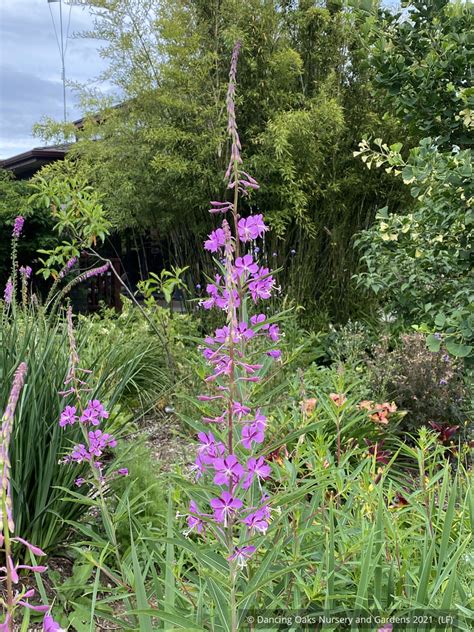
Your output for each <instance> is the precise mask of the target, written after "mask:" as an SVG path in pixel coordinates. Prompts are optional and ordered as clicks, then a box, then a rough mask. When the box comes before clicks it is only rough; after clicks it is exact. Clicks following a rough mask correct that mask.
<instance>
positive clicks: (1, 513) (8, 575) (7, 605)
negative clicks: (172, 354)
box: [0, 225, 61, 632]
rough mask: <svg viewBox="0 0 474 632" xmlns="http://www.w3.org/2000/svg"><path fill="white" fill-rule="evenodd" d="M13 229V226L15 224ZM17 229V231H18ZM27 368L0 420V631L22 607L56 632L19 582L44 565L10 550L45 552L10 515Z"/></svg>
mask: <svg viewBox="0 0 474 632" xmlns="http://www.w3.org/2000/svg"><path fill="white" fill-rule="evenodd" d="M15 226H16V225H15ZM19 230H20V229H19ZM26 373H27V366H26V364H25V363H24V362H22V363H21V364H20V365H19V367H18V369H17V370H16V372H15V376H14V379H13V385H12V389H11V392H10V397H9V399H8V404H7V407H6V409H5V412H4V414H3V417H2V433H1V445H0V468H1V507H0V549H1V550H3V557H4V566H1V567H0V585H1V587H2V593H3V596H0V604H1V605H2V608H3V612H4V614H5V618H4V620H3V622H2V623H0V632H12V631H13V630H14V629H16V628H15V625H14V619H15V618H16V614H17V612H18V611H21V610H23V609H24V608H26V609H28V610H33V611H35V612H41V613H45V616H44V620H43V629H44V630H46V631H47V632H60V630H61V628H60V627H59V625H58V624H57V623H56V622H55V621H54V619H53V618H52V617H51V615H50V614H49V609H50V608H49V606H48V605H47V604H43V605H35V604H33V603H31V601H30V599H32V598H33V597H34V596H35V590H34V588H27V587H26V586H24V585H23V584H22V583H21V577H20V575H21V573H22V572H23V571H30V572H32V573H43V572H44V571H46V570H47V567H46V566H41V565H37V564H35V565H30V564H19V563H16V562H15V560H14V555H13V547H14V546H15V545H16V546H18V545H21V546H22V547H24V548H26V549H27V550H28V551H29V552H30V553H31V554H32V556H37V557H44V556H45V553H44V551H42V550H41V549H40V548H39V547H37V546H35V545H34V544H31V543H30V542H28V541H27V540H25V539H24V538H21V537H20V536H19V535H17V534H16V529H15V521H14V515H13V501H12V486H11V464H10V440H11V436H12V429H13V421H14V418H15V410H16V407H17V404H18V399H19V397H20V393H21V390H22V388H23V385H24V383H25V377H26Z"/></svg>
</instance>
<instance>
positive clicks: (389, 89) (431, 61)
mask: <svg viewBox="0 0 474 632" xmlns="http://www.w3.org/2000/svg"><path fill="white" fill-rule="evenodd" d="M402 7H403V11H404V13H393V14H392V13H389V12H386V13H385V15H384V18H383V20H381V22H380V23H379V24H377V26H376V33H377V41H376V42H375V46H374V49H373V51H372V56H371V63H372V64H373V65H374V69H375V72H376V75H375V81H376V85H378V87H379V88H381V89H382V90H383V91H384V92H385V94H386V103H387V106H388V107H389V108H390V110H391V111H393V110H395V112H396V115H397V116H398V117H399V118H400V120H402V121H404V122H406V123H407V125H408V130H409V133H410V136H411V139H412V140H415V142H416V141H417V140H418V139H420V138H422V137H424V136H431V137H436V138H437V142H438V143H439V144H440V145H442V146H444V147H448V148H450V147H451V145H453V144H456V145H459V146H460V147H463V146H466V145H470V144H471V142H472V139H471V137H470V135H469V131H470V130H472V126H473V121H472V108H473V105H474V91H473V89H472V88H471V87H469V82H470V80H471V79H472V77H471V73H472V50H471V49H470V44H471V42H470V37H471V33H472V29H473V26H474V22H473V15H474V14H473V8H474V5H473V3H472V2H470V1H467V2H464V1H461V0H455V1H454V2H450V1H449V0H434V1H431V2H426V0H405V1H404V2H402ZM406 12H408V15H407V14H406Z"/></svg>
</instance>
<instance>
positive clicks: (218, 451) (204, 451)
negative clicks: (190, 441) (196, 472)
mask: <svg viewBox="0 0 474 632" xmlns="http://www.w3.org/2000/svg"><path fill="white" fill-rule="evenodd" d="M198 439H199V442H200V443H201V445H200V446H199V456H200V458H201V461H202V463H204V464H207V465H211V464H212V463H213V462H214V459H217V458H220V457H222V455H223V454H224V452H225V446H224V444H223V443H222V442H219V443H218V442H217V441H216V438H215V437H214V435H213V434H212V432H208V433H206V432H200V433H198Z"/></svg>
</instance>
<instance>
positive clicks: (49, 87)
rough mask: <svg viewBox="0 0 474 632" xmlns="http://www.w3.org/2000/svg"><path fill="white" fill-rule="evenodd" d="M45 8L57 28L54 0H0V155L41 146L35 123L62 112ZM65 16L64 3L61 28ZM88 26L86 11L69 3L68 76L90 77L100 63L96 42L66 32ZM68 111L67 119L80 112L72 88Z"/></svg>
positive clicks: (54, 48)
mask: <svg viewBox="0 0 474 632" xmlns="http://www.w3.org/2000/svg"><path fill="white" fill-rule="evenodd" d="M50 8H51V11H52V13H53V16H54V19H55V22H56V27H57V28H59V3H58V2H52V3H51V4H49V3H48V0H0V159H1V158H8V157H9V156H14V155H15V154H18V153H21V152H23V151H27V150H28V149H32V148H33V147H37V146H40V145H41V144H42V141H41V139H39V138H35V137H34V136H33V135H32V133H31V128H32V126H33V125H34V123H37V122H38V121H39V120H40V119H41V118H42V117H43V116H51V117H53V118H55V119H58V120H61V119H62V116H63V97H62V83H61V58H60V55H59V50H58V46H57V44H56V39H55V35H54V28H53V24H52V21H51V14H50ZM68 18H69V7H68V6H67V5H65V4H63V22H64V31H66V29H67V24H68ZM90 26H91V18H90V17H89V15H88V13H87V11H86V10H84V9H83V8H81V7H79V6H73V7H72V8H71V21H70V28H69V35H70V38H69V40H68V47H67V54H66V77H67V78H68V79H69V80H71V81H80V82H83V81H89V80H90V79H93V78H94V77H96V76H97V74H98V72H99V71H100V70H101V69H102V68H103V67H104V62H103V61H102V59H101V58H100V57H99V55H98V52H97V43H96V42H94V41H91V40H85V39H77V38H76V39H75V38H72V37H71V36H73V34H74V33H75V32H76V33H77V32H80V31H82V30H84V29H86V28H88V27H90ZM67 111H68V118H69V119H70V120H73V119H75V118H78V117H79V116H80V110H79V109H78V107H77V97H76V96H75V95H74V94H73V93H72V92H71V90H68V91H67Z"/></svg>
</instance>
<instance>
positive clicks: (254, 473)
mask: <svg viewBox="0 0 474 632" xmlns="http://www.w3.org/2000/svg"><path fill="white" fill-rule="evenodd" d="M271 472H272V468H271V467H270V466H269V465H268V464H267V463H266V462H265V459H264V458H263V456H260V457H258V459H256V458H255V457H251V458H250V459H249V460H248V461H247V476H246V478H245V480H244V482H243V483H242V487H243V488H244V489H248V488H249V487H250V486H251V485H252V482H253V479H254V478H255V477H256V478H257V480H260V479H262V480H263V479H265V478H268V477H269V476H270V474H271Z"/></svg>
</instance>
